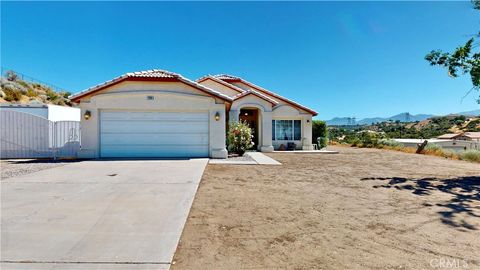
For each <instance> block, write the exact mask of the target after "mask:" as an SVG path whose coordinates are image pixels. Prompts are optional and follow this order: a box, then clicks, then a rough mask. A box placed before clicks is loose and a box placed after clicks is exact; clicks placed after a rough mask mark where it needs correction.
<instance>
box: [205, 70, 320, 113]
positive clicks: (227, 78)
mask: <svg viewBox="0 0 480 270" xmlns="http://www.w3.org/2000/svg"><path fill="white" fill-rule="evenodd" d="M214 77H215V78H218V79H221V80H223V81H226V82H235V81H238V82H241V83H243V84H246V85H247V86H249V87H251V88H253V89H255V90H258V91H259V92H262V93H265V94H267V95H270V96H272V97H275V98H278V99H280V100H282V101H284V102H286V103H289V104H290V105H293V106H294V107H297V108H300V109H302V110H304V111H307V112H309V113H311V114H312V115H313V116H316V115H318V113H317V112H316V111H314V110H312V109H310V108H308V107H305V106H303V105H301V104H299V103H297V102H295V101H293V100H290V99H288V98H285V97H282V96H280V95H278V94H275V93H273V92H272V91H269V90H267V89H265V88H262V87H260V86H258V85H255V84H253V83H251V82H249V81H247V80H244V79H242V78H240V77H237V76H233V75H228V74H219V75H215V76H214Z"/></svg>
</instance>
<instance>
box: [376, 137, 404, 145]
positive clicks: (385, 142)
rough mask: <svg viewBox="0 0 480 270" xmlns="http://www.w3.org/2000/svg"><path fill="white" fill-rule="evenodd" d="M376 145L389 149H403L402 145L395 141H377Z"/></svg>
mask: <svg viewBox="0 0 480 270" xmlns="http://www.w3.org/2000/svg"><path fill="white" fill-rule="evenodd" d="M378 144H379V145H380V146H389V147H403V144H401V143H399V142H397V141H395V140H389V139H382V140H380V141H378Z"/></svg>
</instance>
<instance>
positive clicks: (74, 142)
mask: <svg viewBox="0 0 480 270" xmlns="http://www.w3.org/2000/svg"><path fill="white" fill-rule="evenodd" d="M0 140H1V145H0V146H1V148H0V158H2V159H5V158H76V157H77V153H78V150H79V149H80V122H79V121H58V122H52V121H50V120H48V119H45V118H43V117H39V116H36V115H33V114H29V113H24V112H16V111H4V110H1V111H0Z"/></svg>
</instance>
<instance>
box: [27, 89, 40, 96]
mask: <svg viewBox="0 0 480 270" xmlns="http://www.w3.org/2000/svg"><path fill="white" fill-rule="evenodd" d="M36 96H38V93H37V91H35V90H33V89H31V88H28V89H27V97H36Z"/></svg>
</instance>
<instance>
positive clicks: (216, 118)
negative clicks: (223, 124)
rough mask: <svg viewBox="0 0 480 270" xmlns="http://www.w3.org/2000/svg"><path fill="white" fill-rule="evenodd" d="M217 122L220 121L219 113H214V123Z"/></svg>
mask: <svg viewBox="0 0 480 270" xmlns="http://www.w3.org/2000/svg"><path fill="white" fill-rule="evenodd" d="M218 120H220V113H219V112H217V113H215V121H218Z"/></svg>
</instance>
